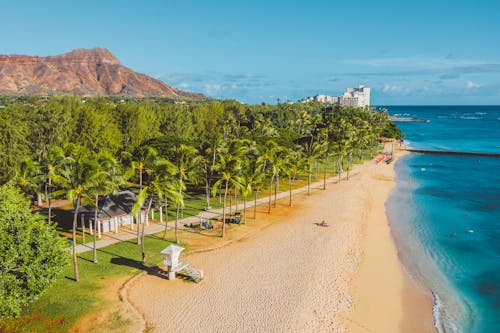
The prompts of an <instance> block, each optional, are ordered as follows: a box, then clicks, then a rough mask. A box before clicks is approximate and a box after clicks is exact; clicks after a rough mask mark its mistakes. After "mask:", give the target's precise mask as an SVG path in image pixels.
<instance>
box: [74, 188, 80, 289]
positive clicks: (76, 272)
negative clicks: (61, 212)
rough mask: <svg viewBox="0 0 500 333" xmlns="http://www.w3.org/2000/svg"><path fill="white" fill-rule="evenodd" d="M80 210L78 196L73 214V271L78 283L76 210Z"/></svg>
mask: <svg viewBox="0 0 500 333" xmlns="http://www.w3.org/2000/svg"><path fill="white" fill-rule="evenodd" d="M79 208H80V195H78V196H77V197H76V205H75V213H74V214H73V269H74V273H75V281H76V282H80V273H78V260H77V258H76V221H77V218H78V209H79Z"/></svg>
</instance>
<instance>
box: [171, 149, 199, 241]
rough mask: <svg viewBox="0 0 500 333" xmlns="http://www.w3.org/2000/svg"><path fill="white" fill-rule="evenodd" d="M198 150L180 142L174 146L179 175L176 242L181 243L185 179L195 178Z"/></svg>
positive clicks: (177, 174)
mask: <svg viewBox="0 0 500 333" xmlns="http://www.w3.org/2000/svg"><path fill="white" fill-rule="evenodd" d="M197 153H198V151H197V150H196V149H195V148H194V147H192V146H188V145H185V144H180V145H179V146H177V147H175V148H174V151H173V155H174V158H173V159H174V164H175V166H176V170H175V174H176V176H177V180H178V181H177V184H178V196H179V199H180V200H179V199H178V200H177V205H176V206H177V211H176V214H175V242H176V243H179V227H178V225H179V212H180V209H181V203H182V205H184V200H183V197H184V194H183V190H185V188H186V185H185V181H186V180H187V179H193V178H194V175H195V173H194V170H195V167H196V165H197V164H198V155H197ZM193 180H195V179H193Z"/></svg>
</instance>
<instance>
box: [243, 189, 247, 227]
mask: <svg viewBox="0 0 500 333" xmlns="http://www.w3.org/2000/svg"><path fill="white" fill-rule="evenodd" d="M243 223H244V224H247V196H246V195H244V196H243Z"/></svg>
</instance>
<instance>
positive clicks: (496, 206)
mask: <svg viewBox="0 0 500 333" xmlns="http://www.w3.org/2000/svg"><path fill="white" fill-rule="evenodd" d="M388 110H389V113H390V114H391V115H399V116H401V117H418V118H424V119H428V120H430V122H429V123H399V124H398V126H399V127H400V128H401V130H402V131H403V132H404V133H405V135H406V137H405V139H406V140H407V141H408V143H409V146H410V147H415V148H422V149H441V150H457V151H476V152H479V151H481V152H496V153H500V107H499V106H418V107H417V106H389V107H388ZM396 174H397V176H396V177H397V188H396V189H395V190H394V191H393V193H392V195H391V197H390V199H389V200H388V202H387V208H388V215H389V219H390V221H391V227H392V230H393V233H394V236H395V237H394V238H395V240H396V243H397V247H398V250H399V253H400V256H401V259H402V262H403V264H404V265H405V268H406V269H407V271H408V273H409V274H410V275H412V276H413V277H414V279H415V280H416V281H417V282H419V283H421V284H423V285H424V286H425V287H426V288H429V289H430V290H431V291H432V292H433V294H434V296H435V301H436V304H435V306H434V314H435V318H436V326H437V328H438V330H439V331H441V332H465V333H490V332H500V158H488V157H478V156H475V157H471V156H468V157H464V156H443V155H426V154H411V155H407V156H405V157H404V158H402V159H400V160H398V162H397V164H396Z"/></svg>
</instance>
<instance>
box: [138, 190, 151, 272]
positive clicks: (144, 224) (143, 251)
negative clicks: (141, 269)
mask: <svg viewBox="0 0 500 333" xmlns="http://www.w3.org/2000/svg"><path fill="white" fill-rule="evenodd" d="M152 203H153V196H152V195H151V196H150V197H149V203H148V209H147V210H146V218H148V214H149V210H150V209H151V204H152ZM145 226H146V223H143V224H142V232H141V250H142V263H143V264H145V263H146V261H147V258H146V251H145V249H144V229H145Z"/></svg>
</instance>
